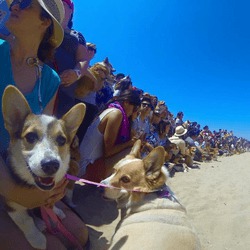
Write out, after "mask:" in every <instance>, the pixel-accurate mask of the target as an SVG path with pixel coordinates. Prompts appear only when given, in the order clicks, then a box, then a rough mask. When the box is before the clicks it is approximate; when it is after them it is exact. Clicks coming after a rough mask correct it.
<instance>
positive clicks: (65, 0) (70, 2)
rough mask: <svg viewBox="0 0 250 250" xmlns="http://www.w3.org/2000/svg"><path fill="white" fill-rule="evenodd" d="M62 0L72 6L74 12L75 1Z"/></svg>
mask: <svg viewBox="0 0 250 250" xmlns="http://www.w3.org/2000/svg"><path fill="white" fill-rule="evenodd" d="M62 1H63V2H65V3H66V4H67V5H68V6H69V7H70V9H72V11H73V12H74V3H73V1H71V0H62Z"/></svg>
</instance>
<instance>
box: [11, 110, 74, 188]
mask: <svg viewBox="0 0 250 250" xmlns="http://www.w3.org/2000/svg"><path fill="white" fill-rule="evenodd" d="M70 143H71V141H70V137H69V136H68V134H67V131H66V129H65V128H64V126H63V123H62V122H60V120H57V119H55V118H53V117H50V116H46V115H41V116H36V115H33V114H31V115H29V116H28V117H27V119H26V120H25V121H24V125H23V129H22V131H21V133H20V135H19V136H17V137H16V138H12V140H11V144H10V160H11V165H12V166H13V171H14V172H15V174H17V175H18V176H19V177H20V178H21V179H22V180H24V181H25V182H27V183H28V184H31V185H34V184H36V185H37V186H38V187H39V188H41V189H43V190H48V189H52V188H53V187H54V185H55V184H56V183H57V182H58V181H60V180H61V179H62V178H63V176H64V175H65V174H66V172H67V170H68V166H69V160H70V153H69V148H70ZM20 163H21V164H20ZM16 166H17V167H16Z"/></svg>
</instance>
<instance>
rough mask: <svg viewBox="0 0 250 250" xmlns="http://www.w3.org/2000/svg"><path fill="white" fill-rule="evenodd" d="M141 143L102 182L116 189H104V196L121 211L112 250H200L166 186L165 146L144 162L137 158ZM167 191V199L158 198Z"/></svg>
mask: <svg viewBox="0 0 250 250" xmlns="http://www.w3.org/2000/svg"><path fill="white" fill-rule="evenodd" d="M140 143H141V142H140V141H137V142H136V143H135V145H134V147H133V148H132V150H131V152H130V154H129V155H127V156H126V157H125V158H124V159H122V160H121V161H119V162H118V163H117V164H116V165H115V167H114V169H115V172H114V174H113V175H111V176H110V177H108V178H107V179H105V180H104V181H103V182H102V183H104V184H107V185H110V186H113V187H115V188H105V191H104V197H106V198H108V199H112V200H116V202H117V204H118V208H121V221H120V222H119V224H118V227H117V229H116V232H115V234H114V236H113V238H112V242H111V246H110V249H112V250H118V249H119V250H129V249H143V250H152V249H171V250H188V249H200V248H201V247H200V243H199V240H198V238H197V236H196V234H195V231H194V230H193V228H192V226H191V224H190V222H189V221H188V218H187V216H186V210H185V208H184V207H183V206H182V205H181V204H180V203H179V202H178V200H177V199H176V198H175V196H174V195H173V193H172V191H171V190H170V189H169V187H168V186H167V185H166V184H165V182H166V179H167V174H166V170H165V169H164V167H162V165H163V163H164V154H165V152H164V149H163V147H157V148H155V149H153V150H152V151H151V152H150V153H149V154H148V156H147V157H146V158H144V159H143V160H141V159H138V158H136V157H137V155H138V150H140ZM116 188H119V189H116ZM132 190H133V191H132ZM156 190H158V192H156ZM159 190H160V191H159ZM135 191H136V192H135ZM166 191H167V193H168V194H169V195H168V196H167V197H166V198H163V197H161V196H159V193H160V194H162V193H163V194H164V193H165V194H166Z"/></svg>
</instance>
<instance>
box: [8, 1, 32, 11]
mask: <svg viewBox="0 0 250 250" xmlns="http://www.w3.org/2000/svg"><path fill="white" fill-rule="evenodd" d="M31 3H32V0H14V1H13V2H12V3H11V4H10V9H11V8H12V7H13V6H14V5H16V4H18V5H19V8H20V9H21V10H24V9H27V8H28V7H30V5H31Z"/></svg>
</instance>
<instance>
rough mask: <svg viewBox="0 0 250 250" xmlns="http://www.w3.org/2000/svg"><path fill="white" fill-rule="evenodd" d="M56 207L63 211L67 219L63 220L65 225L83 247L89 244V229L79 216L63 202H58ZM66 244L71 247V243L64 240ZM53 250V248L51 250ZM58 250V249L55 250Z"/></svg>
mask: <svg viewBox="0 0 250 250" xmlns="http://www.w3.org/2000/svg"><path fill="white" fill-rule="evenodd" d="M56 206H57V207H58V208H60V209H62V210H63V212H64V214H65V215H66V217H65V218H64V219H63V220H62V223H63V225H64V226H65V227H66V228H67V229H68V230H69V232H71V233H72V235H73V236H75V237H76V238H77V239H78V241H79V243H80V244H81V246H85V245H86V244H87V242H88V238H89V234H88V228H87V226H86V225H85V224H84V222H83V221H82V220H81V219H80V218H79V216H78V215H77V214H76V213H74V212H73V211H72V210H71V209H70V208H69V207H68V206H67V205H65V204H64V203H63V202H58V203H57V204H56ZM63 242H64V244H65V245H66V246H67V247H69V245H70V244H69V242H68V241H66V242H65V240H63ZM51 249H52V248H51ZM54 249H57V248H54Z"/></svg>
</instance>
